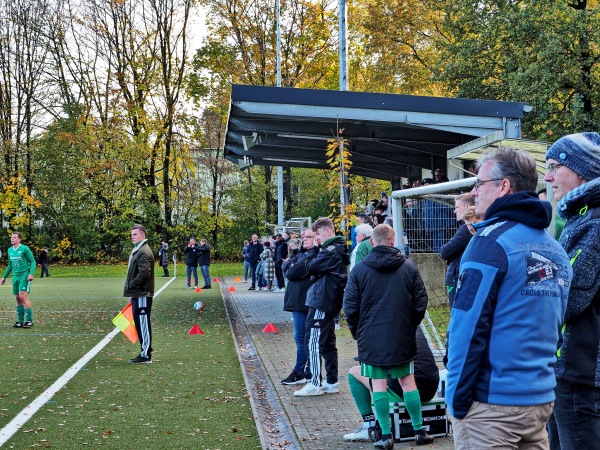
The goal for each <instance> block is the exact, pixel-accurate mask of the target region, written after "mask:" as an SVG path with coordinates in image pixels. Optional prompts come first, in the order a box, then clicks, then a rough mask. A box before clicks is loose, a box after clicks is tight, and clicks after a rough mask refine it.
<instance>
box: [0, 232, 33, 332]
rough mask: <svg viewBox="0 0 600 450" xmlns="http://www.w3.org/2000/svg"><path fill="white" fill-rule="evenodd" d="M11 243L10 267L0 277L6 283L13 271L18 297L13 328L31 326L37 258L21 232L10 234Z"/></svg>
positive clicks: (1, 282)
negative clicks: (30, 288) (23, 243)
mask: <svg viewBox="0 0 600 450" xmlns="http://www.w3.org/2000/svg"><path fill="white" fill-rule="evenodd" d="M10 243H11V244H12V247H9V248H8V267H7V268H6V271H5V272H4V275H3V276H2V279H0V284H4V282H5V281H6V277H7V276H8V275H9V274H10V272H11V271H12V272H13V276H12V281H13V294H14V295H15V297H16V299H17V322H16V323H15V324H14V325H13V328H31V327H32V326H33V318H32V316H31V302H30V301H29V297H28V293H29V287H30V286H31V280H33V273H34V271H35V258H34V257H33V253H31V250H30V249H29V247H27V246H26V245H22V244H21V233H19V232H14V233H13V234H12V235H11V236H10Z"/></svg>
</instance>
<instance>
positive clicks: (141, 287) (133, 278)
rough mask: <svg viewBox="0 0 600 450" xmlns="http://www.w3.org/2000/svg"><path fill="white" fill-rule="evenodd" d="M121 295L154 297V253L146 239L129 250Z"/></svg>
mask: <svg viewBox="0 0 600 450" xmlns="http://www.w3.org/2000/svg"><path fill="white" fill-rule="evenodd" d="M123 297H132V298H139V297H154V253H152V249H151V248H150V246H149V245H148V240H147V239H144V240H143V241H141V242H140V243H139V244H138V245H136V246H135V247H133V250H131V255H129V265H128V266H127V277H126V278H125V287H124V289H123Z"/></svg>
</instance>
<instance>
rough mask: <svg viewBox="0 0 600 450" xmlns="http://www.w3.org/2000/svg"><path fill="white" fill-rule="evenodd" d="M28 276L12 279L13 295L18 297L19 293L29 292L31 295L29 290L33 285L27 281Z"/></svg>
mask: <svg viewBox="0 0 600 450" xmlns="http://www.w3.org/2000/svg"><path fill="white" fill-rule="evenodd" d="M28 276H29V274H27V275H23V276H22V277H16V278H15V277H13V278H12V284H13V295H18V294H19V292H27V293H28V294H29V288H30V287H31V283H30V282H29V280H28V279H27V277H28Z"/></svg>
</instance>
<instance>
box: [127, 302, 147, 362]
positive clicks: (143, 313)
mask: <svg viewBox="0 0 600 450" xmlns="http://www.w3.org/2000/svg"><path fill="white" fill-rule="evenodd" d="M131 307H132V310H133V321H134V322H135V329H136V330H137V334H138V339H139V340H140V347H141V349H142V351H141V353H140V354H141V355H142V356H143V357H145V358H147V357H151V356H152V326H151V325H150V313H151V312H152V297H137V298H135V297H134V298H132V299H131Z"/></svg>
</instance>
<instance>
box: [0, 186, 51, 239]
mask: <svg viewBox="0 0 600 450" xmlns="http://www.w3.org/2000/svg"><path fill="white" fill-rule="evenodd" d="M40 206H41V202H40V201H39V200H38V199H36V198H35V197H33V196H32V195H31V194H30V193H29V188H28V187H27V186H26V185H25V182H24V179H23V177H22V176H20V175H17V176H14V177H11V178H9V179H8V180H5V179H3V178H0V208H2V211H3V213H4V215H5V216H6V218H7V219H8V220H9V222H10V227H9V228H10V229H11V230H19V229H23V228H24V227H26V226H28V225H29V224H30V222H31V214H30V213H29V211H31V209H32V208H39V207H40Z"/></svg>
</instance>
